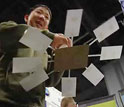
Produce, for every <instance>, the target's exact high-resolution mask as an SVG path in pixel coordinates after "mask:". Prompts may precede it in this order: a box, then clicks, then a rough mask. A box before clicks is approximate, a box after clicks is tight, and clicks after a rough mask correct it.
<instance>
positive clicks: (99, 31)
mask: <svg viewBox="0 0 124 107" xmlns="http://www.w3.org/2000/svg"><path fill="white" fill-rule="evenodd" d="M118 29H119V26H118V23H117V21H116V19H115V17H112V18H110V19H109V20H107V21H106V22H105V23H103V24H102V25H100V26H99V27H98V28H96V29H95V30H94V31H93V32H94V34H95V36H96V38H97V39H98V41H99V42H101V41H103V40H104V39H105V38H107V37H108V36H110V35H111V34H112V33H114V32H116V31H117V30H118Z"/></svg>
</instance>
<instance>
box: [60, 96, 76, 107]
mask: <svg viewBox="0 0 124 107" xmlns="http://www.w3.org/2000/svg"><path fill="white" fill-rule="evenodd" d="M69 103H73V104H75V101H74V99H73V98H72V97H64V98H63V99H62V101H61V107H67V106H68V104H69Z"/></svg>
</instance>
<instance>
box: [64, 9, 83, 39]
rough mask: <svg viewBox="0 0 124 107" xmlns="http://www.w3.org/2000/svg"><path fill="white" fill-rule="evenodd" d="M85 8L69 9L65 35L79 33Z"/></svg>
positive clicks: (69, 35)
mask: <svg viewBox="0 0 124 107" xmlns="http://www.w3.org/2000/svg"><path fill="white" fill-rule="evenodd" d="M82 12H83V9H75V10H68V11H67V16H66V24H65V35H66V36H67V37H74V36H78V35H79V31H80V25H81V18H82Z"/></svg>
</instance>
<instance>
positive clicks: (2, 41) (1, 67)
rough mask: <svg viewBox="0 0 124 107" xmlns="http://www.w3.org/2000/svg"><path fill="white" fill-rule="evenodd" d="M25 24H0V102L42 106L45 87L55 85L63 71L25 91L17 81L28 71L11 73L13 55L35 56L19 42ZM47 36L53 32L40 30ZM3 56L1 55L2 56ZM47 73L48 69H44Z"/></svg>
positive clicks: (16, 106)
mask: <svg viewBox="0 0 124 107" xmlns="http://www.w3.org/2000/svg"><path fill="white" fill-rule="evenodd" d="M28 27H29V26H27V25H26V24H17V23H15V22H13V21H8V22H3V23H1V24H0V53H1V59H0V60H1V61H0V103H1V102H4V103H9V104H13V106H15V107H44V106H45V87H49V86H55V85H57V83H58V82H59V80H60V78H61V77H62V75H63V73H58V72H57V73H55V72H54V73H52V74H50V75H49V79H48V80H46V81H45V82H43V83H42V84H40V85H38V86H37V87H35V88H33V89H32V90H30V91H28V92H26V91H25V90H24V89H23V88H22V86H21V85H20V84H19V81H20V80H22V79H23V78H25V77H26V76H28V75H29V73H16V74H13V73H12V59H13V57H25V56H29V57H32V56H37V55H38V54H37V52H34V51H33V50H31V49H30V48H28V47H26V46H24V45H23V44H21V43H19V39H20V38H21V37H22V36H23V33H24V31H25V30H26V29H27V28H28ZM41 32H42V33H44V34H45V35H46V36H48V37H49V38H51V39H53V38H54V33H51V32H49V31H41ZM2 56H3V57H2ZM46 72H47V74H48V73H49V72H50V70H46Z"/></svg>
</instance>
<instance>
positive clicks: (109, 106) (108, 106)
mask: <svg viewBox="0 0 124 107" xmlns="http://www.w3.org/2000/svg"><path fill="white" fill-rule="evenodd" d="M88 107H117V106H116V102H115V100H112V101H107V102H104V103H100V104H95V105H92V106H88Z"/></svg>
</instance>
